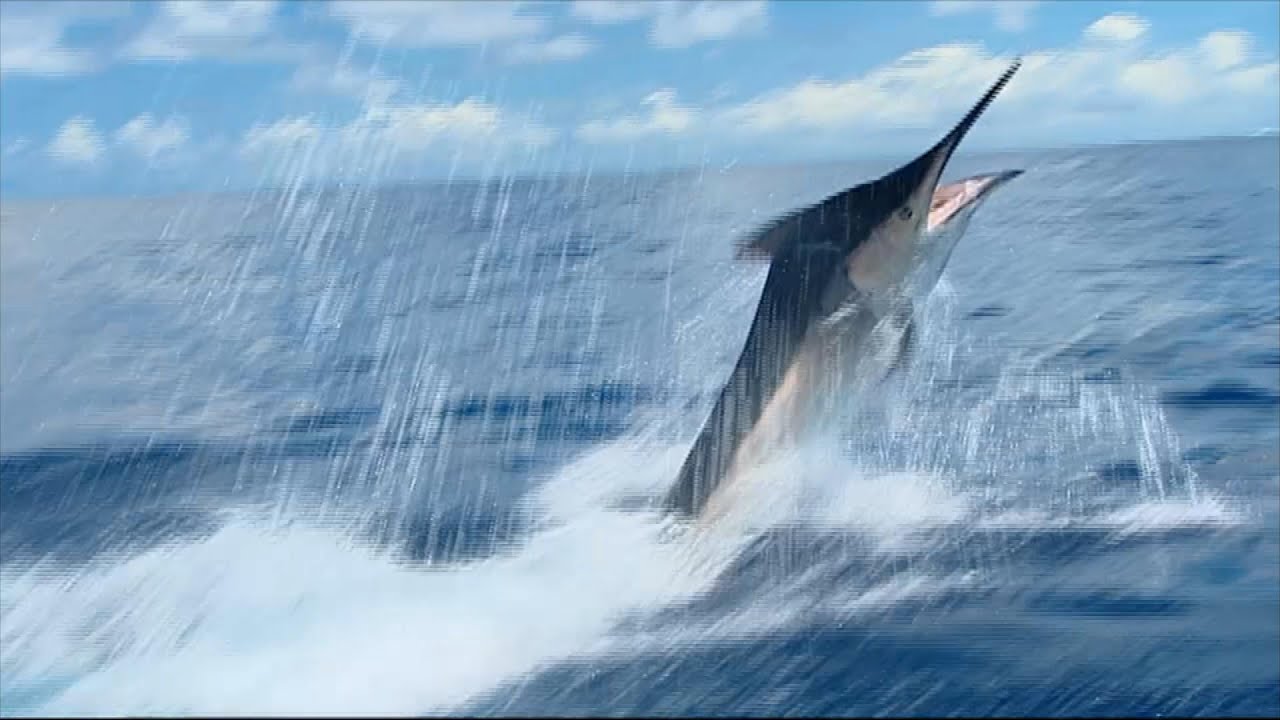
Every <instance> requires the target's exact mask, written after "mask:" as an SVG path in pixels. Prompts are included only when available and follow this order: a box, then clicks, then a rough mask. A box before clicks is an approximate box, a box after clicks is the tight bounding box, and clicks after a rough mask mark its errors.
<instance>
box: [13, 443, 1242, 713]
mask: <svg viewBox="0 0 1280 720" xmlns="http://www.w3.org/2000/svg"><path fill="white" fill-rule="evenodd" d="M686 449H687V448H686V446H685V445H684V444H679V445H671V444H666V445H661V446H657V447H654V446H653V445H651V444H647V443H646V442H642V441H639V440H636V439H635V438H632V439H629V440H623V441H619V442H616V443H613V444H610V445H607V446H604V447H601V448H599V449H597V450H595V451H593V452H591V453H589V454H587V455H585V456H583V457H582V458H580V459H579V460H578V461H576V462H574V463H572V464H571V465H569V466H568V467H566V468H565V469H564V470H563V471H562V472H560V473H559V474H558V475H557V476H556V477H554V478H552V479H551V480H550V481H549V482H548V483H547V484H546V485H545V486H544V487H542V488H540V489H539V490H538V491H537V492H535V493H534V494H533V495H532V496H531V498H530V502H531V504H532V505H533V506H534V507H535V508H538V509H540V511H541V512H542V513H543V517H544V518H545V519H546V520H548V522H546V523H545V524H543V525H542V526H541V527H540V529H538V530H537V531H536V532H534V533H533V534H532V535H530V536H529V537H528V538H526V540H525V542H524V544H523V545H521V546H519V547H517V548H513V549H512V550H511V551H510V552H509V553H507V554H504V555H502V556H496V557H491V558H488V559H485V560H481V561H477V562H472V563H469V564H466V565H460V566H453V567H447V568H441V569H435V570H423V569H420V568H414V567H409V566H405V565H403V564H400V563H397V562H395V561H394V560H392V559H391V558H390V557H388V556H386V555H383V554H379V553H376V552H374V551H372V550H370V549H368V548H365V547H360V546H358V545H356V544H354V543H353V542H350V541H348V540H346V539H344V538H343V537H342V536H339V535H337V534H335V533H333V532H331V531H326V530H318V529H309V528H306V527H301V526H298V525H294V526H291V527H289V528H288V529H286V530H274V531H273V530H271V529H268V528H266V527H263V526H260V525H259V524H257V523H255V522H253V521H252V520H250V519H248V518H239V519H236V520H233V521H232V522H230V523H228V524H227V525H226V526H224V527H223V528H222V529H221V530H219V531H218V532H216V533H214V534H213V535H212V536H209V537H207V538H204V539H201V540H199V541H193V542H190V543H188V544H185V545H181V546H175V547H164V548H159V549H155V550H152V551H149V552H146V553H144V554H141V555H138V556H134V557H132V558H128V559H125V560H123V561H119V560H115V561H112V560H104V561H102V562H100V563H98V564H96V565H94V566H93V567H90V568H87V569H80V570H77V571H75V573H74V574H70V573H69V572H68V571H62V572H61V573H60V572H59V570H58V569H57V568H49V567H35V568H27V569H21V570H20V569H16V568H14V567H8V568H5V569H4V570H3V572H0V584H2V585H3V593H0V598H3V600H2V601H0V614H2V616H0V620H2V622H0V626H2V628H3V634H2V636H3V643H2V644H0V669H2V670H3V672H2V673H0V675H2V676H3V692H2V693H0V697H5V698H7V699H6V700H5V707H4V710H5V712H6V713H16V712H36V713H40V714H85V715H105V714H110V715H121V714H178V713H183V714H192V713H194V714H227V715H233V714H317V715H318V714H409V713H423V712H447V711H451V710H452V711H456V710H457V709H459V708H461V707H463V706H464V705H465V703H467V702H468V701H471V700H475V699H477V698H478V697H480V696H482V695H483V694H485V693H486V692H491V691H494V690H497V689H499V688H501V687H502V686H504V685H505V684H508V683H512V682H515V681H518V680H519V679H520V678H521V677H523V676H526V675H528V674H529V673H532V672H536V671H537V670H538V669H539V668H542V667H546V666H548V665H551V664H554V663H557V662H561V661H564V660H566V659H568V658H576V657H583V656H588V655H593V654H598V653H611V654H617V653H626V652H638V651H645V650H654V649H670V648H672V647H677V646H681V645H684V644H689V643H696V644H702V643H706V642H708V641H714V640H716V639H724V640H733V639H734V638H737V637H742V636H746V635H751V634H756V633H763V632H770V631H774V630H779V629H781V628H784V627H787V626H791V625H796V624H805V623H815V622H825V623H833V624H839V623H842V622H846V621H848V620H849V619H850V618H852V617H855V616H858V615H860V614H863V613H866V612H873V611H876V610H878V609H883V608H887V607H892V606H893V605H895V604H897V603H900V602H902V601H904V600H906V599H909V598H915V597H920V596H927V595H928V594H930V593H934V592H938V591H940V590H941V589H945V588H947V587H952V586H954V585H955V584H956V583H973V582H979V581H980V578H975V577H974V576H972V575H969V574H962V575H955V576H950V575H946V574H936V573H924V572H917V571H915V570H909V571H906V572H903V573H899V574H896V575H894V576H893V577H891V578H888V579H887V580H884V581H879V582H878V583H877V584H873V585H869V586H857V584H856V583H854V584H852V585H850V584H848V583H846V582H840V581H833V580H832V573H836V572H839V570H840V568H842V567H843V565H844V563H845V562H846V560H847V558H841V557H838V555H839V553H836V554H835V555H832V556H830V557H827V556H823V557H821V558H819V559H818V560H816V561H814V563H813V565H812V567H807V568H804V569H802V570H799V571H798V572H795V573H794V574H792V575H791V576H789V577H779V578H778V580H779V582H776V583H774V582H770V583H766V585H767V587H759V588H756V589H755V590H754V592H753V593H752V594H750V595H749V596H747V597H744V598H742V599H741V600H740V601H738V602H737V604H736V605H735V606H734V607H733V608H731V609H730V610H729V611H728V612H724V613H721V614H719V615H718V616H716V617H706V616H705V615H704V616H700V617H690V618H689V621H690V622H688V623H678V624H676V625H675V626H674V627H658V628H657V629H655V628H653V627H651V626H650V627H645V623H640V625H639V627H640V630H639V631H637V630H635V629H632V630H630V631H624V630H622V629H620V628H621V627H622V626H620V625H619V621H620V620H622V619H623V618H627V617H632V616H635V615H637V614H638V615H640V616H642V617H643V616H644V615H646V614H649V613H654V612H656V611H658V610H661V609H663V608H667V607H670V606H672V605H673V604H676V603H680V602H682V601H685V600H689V599H692V598H694V597H696V596H697V595H699V594H700V593H705V592H708V591H709V590H710V589H711V588H712V587H713V585H714V583H715V581H716V579H717V578H718V577H719V576H720V575H721V574H722V573H723V572H724V571H725V569H726V568H727V567H728V566H729V564H730V563H731V562H732V561H733V560H734V558H735V557H736V556H737V555H738V554H739V553H740V552H741V550H742V548H743V547H744V545H745V543H747V542H748V541H749V540H750V538H751V536H752V534H753V533H755V532H756V531H759V530H761V529H764V528H769V527H776V526H778V525H780V524H792V523H799V524H802V525H805V526H808V527H811V528H814V529H817V530H819V531H822V532H831V531H834V532H837V533H838V532H843V531H855V532H857V533H859V534H860V535H864V536H866V535H870V536H872V537H873V538H879V539H881V540H882V541H884V542H885V543H889V544H893V545H897V544H899V543H901V542H906V541H909V540H910V538H911V537H913V533H914V532H915V531H918V530H921V529H929V528H936V527H938V526H943V525H963V526H977V527H978V528H981V527H982V526H983V525H984V524H988V525H991V526H993V527H995V526H1000V525H1001V524H1004V525H1006V526H1018V525H1023V526H1033V527H1046V526H1053V525H1055V524H1061V523H1062V522H1063V519H1062V518H1058V517H1057V516H1055V515H1053V514H1052V513H1044V512H1040V511H1038V510H1036V509H1023V510H1018V509H1011V510H1010V511H1009V514H1006V515H1003V516H997V517H995V518H990V519H985V520H984V519H983V518H981V517H980V516H978V515H976V511H975V509H974V508H973V507H972V506H971V503H970V499H969V497H968V496H967V495H966V494H965V493H964V492H963V491H962V490H961V489H959V488H957V487H955V483H953V482H952V481H951V480H949V479H948V478H946V477H944V476H939V475H932V474H929V473H920V472H910V473H901V472H881V471H875V470H872V469H867V468H860V467H857V466H855V465H853V464H852V463H851V462H850V461H849V460H848V459H846V458H844V457H843V456H842V455H841V454H840V453H839V452H837V451H836V449H835V447H834V445H833V444H830V443H828V444H825V445H824V444H823V443H821V442H820V443H816V444H814V445H809V446H806V447H805V448H802V449H800V450H797V451H794V452H791V453H784V454H783V455H782V456H780V457H778V458H777V459H776V460H775V461H773V462H771V463H770V464H768V465H766V466H764V467H762V468H758V469H757V470H756V471H755V473H754V476H755V477H754V480H752V481H749V482H744V483H743V488H744V494H743V495H742V496H741V497H740V498H738V499H737V502H736V503H735V504H734V506H733V512H732V513H731V517H730V518H728V519H727V521H726V522H724V523H717V525H716V527H715V528H714V532H710V533H708V532H687V531H683V530H682V529H681V528H680V527H679V526H677V525H675V524H673V523H671V522H669V521H666V520H662V519H659V517H658V516H656V515H654V514H652V513H647V512H634V511H617V510H612V509H610V508H611V507H612V506H613V505H614V504H616V502H617V500H618V499H620V498H624V497H626V496H627V495H629V494H633V493H653V492H658V491H661V490H662V489H665V486H666V485H667V484H669V482H670V480H671V478H672V477H673V476H674V474H675V470H676V469H677V468H678V464H679V462H680V460H681V459H682V457H683V454H684V452H685V450H686ZM802 501H803V502H802ZM733 516H736V519H735V518H734V517H733ZM1233 517H1234V515H1232V513H1230V512H1229V511H1228V510H1227V509H1226V508H1224V507H1222V506H1221V505H1218V504H1217V503H1216V501H1213V500H1211V499H1201V500H1200V501H1198V502H1196V503H1191V504H1188V503H1186V502H1182V501H1172V500H1171V501H1161V502H1152V503H1144V504H1139V505H1137V506H1133V507H1130V508H1128V509H1125V510H1120V511H1114V512H1111V513H1109V514H1106V515H1101V516H1097V517H1092V518H1068V519H1066V520H1065V522H1067V523H1068V524H1080V523H1082V522H1083V524H1089V523H1094V524H1103V525H1106V526H1108V527H1110V528H1112V529H1114V530H1116V531H1117V532H1141V531H1143V530H1144V529H1153V528H1162V527H1166V528H1167V527H1182V526H1185V525H1187V524H1191V525H1194V526H1202V525H1205V524H1215V523H1223V522H1230V521H1231V518H1233ZM650 625H652V624H650ZM637 632H638V633H639V634H637ZM629 633H630V634H629ZM58 682H61V683H62V684H61V685H60V686H58V687H54V685H57V683H58ZM36 695H43V696H42V697H38V698H37V697H34V696H36ZM19 702H25V703H26V704H25V705H24V706H21V707H18V706H16V703H19Z"/></svg>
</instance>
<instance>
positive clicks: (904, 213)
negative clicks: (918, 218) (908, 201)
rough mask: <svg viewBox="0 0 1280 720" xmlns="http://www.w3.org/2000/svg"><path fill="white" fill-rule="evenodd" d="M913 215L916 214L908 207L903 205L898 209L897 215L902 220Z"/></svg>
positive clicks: (907, 219) (905, 220)
mask: <svg viewBox="0 0 1280 720" xmlns="http://www.w3.org/2000/svg"><path fill="white" fill-rule="evenodd" d="M915 215H916V214H915V213H914V212H912V211H911V208H909V207H904V208H902V209H901V210H899V211H898V217H899V218H901V219H902V220H903V222H907V221H909V220H911V218H913V217H915Z"/></svg>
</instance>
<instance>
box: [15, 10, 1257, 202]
mask: <svg viewBox="0 0 1280 720" xmlns="http://www.w3.org/2000/svg"><path fill="white" fill-rule="evenodd" d="M1278 28H1280V3H1277V2H1266V1H1252V2H1226V1H1224V0H1212V1H1210V2H1191V1H1186V0H1179V1H1177V2H1101V1H1094V2H1082V1H1073V2H1034V1H1031V0H997V1H995V2H985V1H979V0H944V1H942V2H906V1H904V0H896V1H894V2H859V3H843V2H835V1H831V0H828V1H824V2H802V1H797V0H786V2H778V1H776V0H775V1H774V2H766V1H765V0H730V1H729V2H667V1H665V0H641V1H639V2H631V1H623V0H587V1H586V2H568V1H563V2H523V3H517V2H502V3H499V2H482V1H481V0H467V1H465V2H460V3H454V2H443V1H439V0H437V1H433V2H404V1H391V2H377V1H375V0H355V1H353V2H345V1H334V2H321V1H320V0H309V1H307V2H265V1H259V0H249V1H247V2H234V1H227V0H216V1H214V2H197V1H196V0H181V1H180V2H173V3H166V2H106V1H102V0H94V1H92V2H75V1H71V0H65V1H61V2H40V3H26V2H16V1H14V0H4V1H3V3H0V153H3V154H2V155H0V192H3V194H4V196H5V197H15V196H23V195H45V194H82V193H89V194H98V193H118V192H142V193H151V192H173V191H184V190H200V189H218V188H223V187H233V188H243V187H253V186H254V185H256V184H261V183H269V184H277V183H279V182H281V181H283V180H288V179H296V178H349V179H356V178H360V179H366V180H367V179H374V180H378V179H390V178H438V177H447V176H450V175H456V176H476V175H481V176H484V175H493V174H497V173H507V172H534V173H537V172H573V171H580V170H583V169H585V168H588V167H590V168H595V169H603V170H618V169H626V168H631V169H636V170H642V169H649V168H655V167H665V166H688V165H699V164H707V165H714V166H717V167H723V166H725V165H729V164H733V163H775V162H776V163H788V162H803V161H814V160H822V161H826V160H843V159H852V158H857V157H860V156H867V155H879V156H884V155H894V154H902V155H903V156H906V155H908V154H911V153H914V152H915V151H917V150H919V149H920V148H921V147H923V146H924V144H926V143H928V142H930V141H931V140H932V139H933V138H934V137H936V136H937V135H938V134H940V133H941V132H944V131H945V130H946V129H947V127H948V125H949V124H950V123H951V122H954V120H955V119H957V118H958V117H959V115H960V114H962V113H963V112H964V110H965V109H966V108H967V107H968V105H969V104H971V103H972V102H973V100H974V99H975V98H976V97H977V95H978V94H979V93H980V92H981V91H982V90H983V88H984V87H985V86H986V85H987V84H989V83H990V82H991V81H992V80H993V79H994V78H995V77H996V76H998V75H999V73H1000V72H1001V70H1003V69H1004V67H1005V66H1006V65H1007V64H1008V62H1009V61H1010V60H1011V59H1012V58H1013V57H1014V56H1022V57H1023V58H1024V60H1025V65H1024V68H1023V70H1022V71H1021V72H1020V73H1019V75H1018V76H1017V77H1016V78H1015V79H1014V81H1013V82H1012V83H1011V84H1010V85H1009V87H1008V88H1007V90H1006V92H1005V93H1004V94H1003V95H1002V97H1001V99H1000V100H999V101H998V102H997V103H996V104H995V106H994V107H993V108H992V110H991V111H990V112H989V113H988V115H987V116H986V117H985V118H984V120H983V122H982V123H981V124H980V125H979V127H978V128H977V129H976V130H975V131H974V133H973V134H972V135H971V136H970V139H969V140H968V141H967V142H966V149H968V150H981V149H999V148H1019V147H1052V146H1061V145H1073V144H1080V143H1110V142H1126V141H1134V140H1160V139H1169V138H1178V137H1196V136H1204V135H1247V134H1251V133H1255V132H1258V131H1259V130H1261V129H1263V128H1274V127H1276V126H1277V125H1280V63H1278V62H1277V42H1278V41H1277V35H1278V34H1280V30H1278Z"/></svg>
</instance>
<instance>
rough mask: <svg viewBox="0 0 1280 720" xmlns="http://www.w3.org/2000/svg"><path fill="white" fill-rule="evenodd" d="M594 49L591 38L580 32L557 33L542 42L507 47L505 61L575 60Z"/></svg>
mask: <svg viewBox="0 0 1280 720" xmlns="http://www.w3.org/2000/svg"><path fill="white" fill-rule="evenodd" d="M594 49H595V45H593V44H592V42H591V40H590V39H589V38H588V37H587V36H585V35H582V34H580V33H569V34H566V35H558V36H556V37H554V38H551V39H550V40H546V41H542V42H522V43H517V44H515V45H512V46H511V47H510V48H507V51H506V59H507V62H510V63H516V64H525V63H546V62H563V61H567V60H577V59H578V58H581V57H583V56H585V55H586V54H587V53H589V52H591V51H592V50H594Z"/></svg>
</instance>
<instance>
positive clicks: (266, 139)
mask: <svg viewBox="0 0 1280 720" xmlns="http://www.w3.org/2000/svg"><path fill="white" fill-rule="evenodd" d="M323 134H324V130H323V128H321V127H320V126H319V125H317V124H316V122H315V119H314V118H313V117H312V116H311V115H303V116H300V117H292V118H283V119H280V120H277V121H275V122H274V123H271V124H269V125H263V124H261V123H258V124H255V125H254V126H253V127H251V128H249V131H248V132H246V133H245V136H244V142H243V143H242V144H241V146H240V150H241V152H243V153H245V154H247V155H257V154H259V153H263V152H276V151H280V150H287V149H291V148H295V147H297V146H299V145H303V144H306V143H311V142H314V141H316V140H319V139H320V137H321V135H323Z"/></svg>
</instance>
